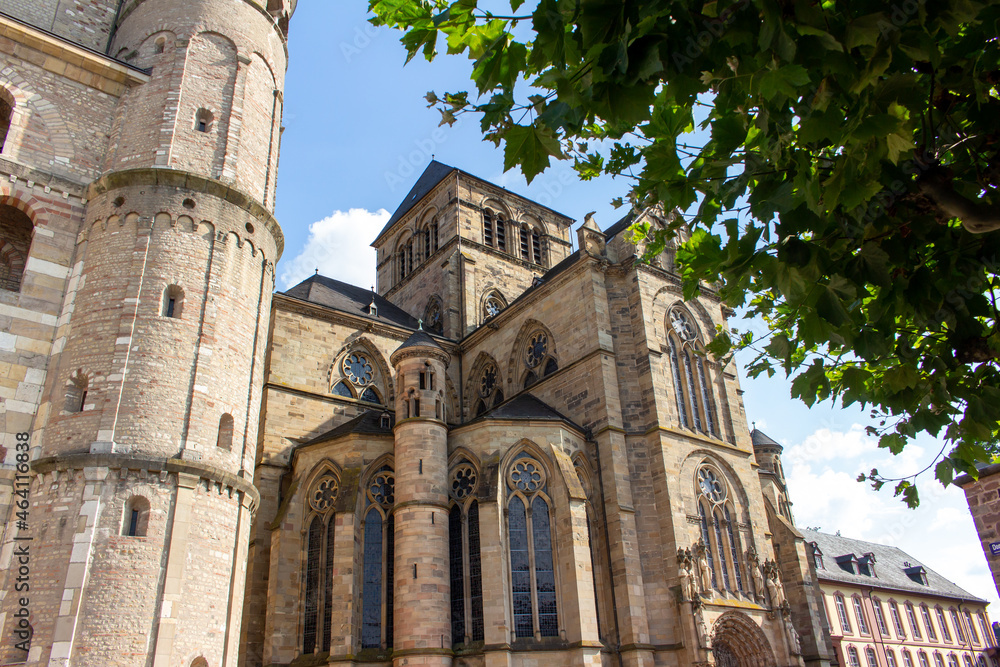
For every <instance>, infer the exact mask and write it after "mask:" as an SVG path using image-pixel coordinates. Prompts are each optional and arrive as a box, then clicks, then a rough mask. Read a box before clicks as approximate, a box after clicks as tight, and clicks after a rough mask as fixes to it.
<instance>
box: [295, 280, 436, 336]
mask: <svg viewBox="0 0 1000 667" xmlns="http://www.w3.org/2000/svg"><path fill="white" fill-rule="evenodd" d="M283 294H284V295H285V296H290V297H293V298H295V299H301V300H302V301H308V302H310V303H315V304H318V305H320V306H326V307H327V308H333V309H334V310H340V311H343V312H345V313H350V314H351V315H357V316H360V317H366V318H368V319H370V320H375V321H376V322H387V323H389V324H395V325H397V326H401V327H406V328H407V329H416V328H417V320H416V318H413V317H410V314H409V313H407V312H406V311H404V310H403V309H401V308H398V307H397V306H394V305H392V303H390V302H389V301H388V300H386V299H384V298H383V297H381V296H379V295H377V294H374V295H373V293H372V291H371V290H367V289H364V288H363V287H355V286H354V285H349V284H348V283H345V282H341V281H339V280H334V279H333V278H327V277H326V276H321V275H319V274H316V275H314V276H309V277H308V278H306V279H305V280H303V281H302V282H300V283H299V284H298V285H296V286H295V287H293V288H291V289H290V290H288V291H286V292H283ZM373 296H374V299H375V307H376V309H377V312H378V315H371V314H370V313H369V312H368V305H369V304H370V303H371V302H372V297H373Z"/></svg>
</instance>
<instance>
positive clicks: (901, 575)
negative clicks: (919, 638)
mask: <svg viewBox="0 0 1000 667" xmlns="http://www.w3.org/2000/svg"><path fill="white" fill-rule="evenodd" d="M800 531H801V533H802V537H803V538H804V539H805V541H806V542H814V543H816V546H818V547H819V550H820V552H821V553H822V554H823V567H822V568H817V569H816V574H817V576H818V577H819V579H820V580H821V581H832V582H838V583H844V584H852V585H855V586H869V587H873V588H884V589H889V590H897V591H905V592H907V593H914V594H917V595H931V596H938V597H947V598H957V599H960V600H968V601H972V602H982V603H985V602H986V600H984V599H982V598H980V597H977V596H975V595H973V594H972V593H970V592H968V591H967V590H965V589H964V588H962V587H961V586H959V585H958V584H956V583H954V582H952V581H949V580H948V579H945V578H944V577H943V576H941V575H940V574H938V573H937V572H935V571H934V570H932V569H931V568H929V567H927V566H926V565H924V564H923V563H921V562H920V561H919V560H918V559H916V558H914V557H913V556H911V555H909V554H908V553H906V552H905V551H903V550H902V549H899V548H898V547H892V546H887V545H884V544H878V543H876V542H865V541H864V540H856V539H852V538H850V537H842V536H840V535H829V534H827V533H821V532H819V531H815V530H808V529H800ZM848 554H853V555H854V556H855V557H856V558H857V559H858V560H861V559H862V557H863V556H864V555H865V554H872V555H874V557H875V563H874V570H875V571H874V576H870V577H869V576H866V575H864V574H857V573H851V572H847V571H846V570H844V569H843V568H841V567H840V566H839V565H838V564H837V561H836V559H837V558H839V557H840V556H846V555H848ZM917 568H922V571H923V573H924V574H925V576H926V577H927V579H926V580H927V584H926V585H924V584H921V583H917V582H916V581H914V580H913V579H911V578H910V575H909V574H907V570H910V571H911V572H912V571H915V570H916V569H917Z"/></svg>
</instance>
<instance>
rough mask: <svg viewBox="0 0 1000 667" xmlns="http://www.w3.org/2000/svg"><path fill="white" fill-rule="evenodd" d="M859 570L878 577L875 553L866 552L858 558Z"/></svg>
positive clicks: (866, 574)
mask: <svg viewBox="0 0 1000 667" xmlns="http://www.w3.org/2000/svg"><path fill="white" fill-rule="evenodd" d="M858 571H859V573H860V574H863V575H865V576H866V577H877V576H878V575H877V574H876V573H875V554H873V553H870V552H869V553H866V554H865V555H864V556H862V557H861V558H859V559H858Z"/></svg>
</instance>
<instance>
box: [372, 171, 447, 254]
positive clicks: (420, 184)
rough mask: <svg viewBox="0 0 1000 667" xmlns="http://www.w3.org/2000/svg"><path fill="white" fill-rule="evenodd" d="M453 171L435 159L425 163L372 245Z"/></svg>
mask: <svg viewBox="0 0 1000 667" xmlns="http://www.w3.org/2000/svg"><path fill="white" fill-rule="evenodd" d="M453 171H455V168H454V167H449V166H448V165H446V164H442V163H440V162H438V161H437V160H431V163H430V164H429V165H427V168H426V169H424V173H422V174H420V178H418V179H417V182H416V183H414V184H413V187H412V188H410V191H409V192H407V193H406V196H405V197H403V201H402V202H401V203H400V205H399V206H397V207H396V212H395V213H393V214H392V217H391V218H389V222H387V223H385V227H383V228H382V231H380V232H379V233H378V236H376V237H375V240H374V241H372V245H375V244H376V243H378V240H379V239H380V238H382V237H383V236H385V234H386V233H387V232H388V231H389V230H390V229H392V226H393V225H395V224H396V223H397V222H399V220H400V218H402V217H403V216H404V215H406V214H407V213H409V212H410V209H411V208H413V206H414V205H415V204H416V203H417V202H418V201H420V200H421V199H423V198H424V196H425V195H426V194H427V193H428V192H430V191H431V190H433V189H434V188H435V187H437V184H438V183H440V182H441V181H443V180H444V179H445V177H446V176H447V175H448V174H450V173H451V172H453Z"/></svg>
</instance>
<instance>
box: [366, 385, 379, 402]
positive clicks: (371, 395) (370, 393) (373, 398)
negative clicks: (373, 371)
mask: <svg viewBox="0 0 1000 667" xmlns="http://www.w3.org/2000/svg"><path fill="white" fill-rule="evenodd" d="M361 400H362V401H367V402H368V403H381V402H382V401H381V399H379V397H378V392H377V391H375V390H374V389H372V388H371V387H368V388H367V389H365V390H364V391H363V392H361Z"/></svg>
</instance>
